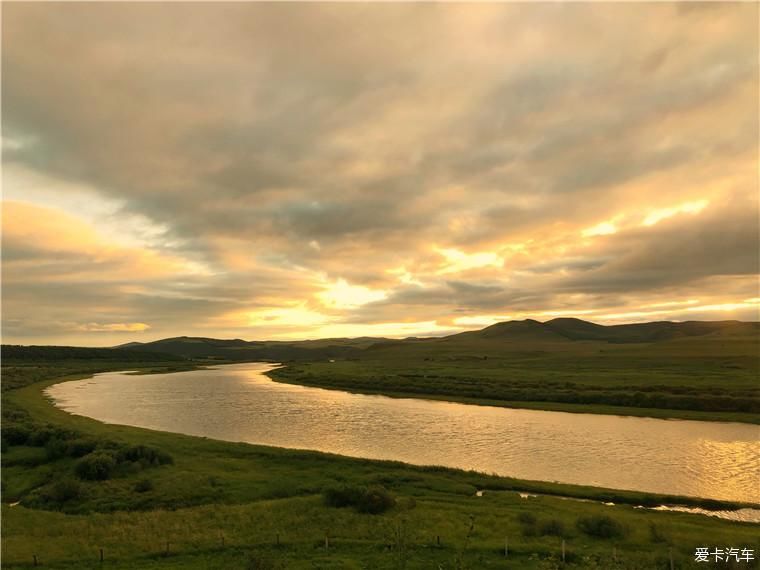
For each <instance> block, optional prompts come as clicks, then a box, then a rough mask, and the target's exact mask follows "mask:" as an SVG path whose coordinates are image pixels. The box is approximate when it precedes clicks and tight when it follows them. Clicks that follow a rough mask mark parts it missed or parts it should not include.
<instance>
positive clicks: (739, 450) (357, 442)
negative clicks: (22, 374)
mask: <svg viewBox="0 0 760 570" xmlns="http://www.w3.org/2000/svg"><path fill="white" fill-rule="evenodd" d="M273 367H274V366H273V365H271V364H264V363H246V364H235V365H226V366H220V367H217V368H211V369H205V370H196V371H191V372H177V373H170V374H153V375H132V374H128V373H125V372H114V373H103V374H98V375H96V376H94V377H93V378H89V379H86V380H76V381H71V382H63V383H61V384H56V385H53V386H51V387H49V388H48V389H47V394H48V395H49V396H50V397H51V398H52V399H53V400H54V402H55V403H56V405H58V406H59V407H61V408H62V409H64V410H66V411H68V412H71V413H74V414H80V415H84V416H89V417H91V418H95V419H97V420H101V421H104V422H108V423H114V424H125V425H132V426H139V427H144V428H151V429H157V430H163V431H169V432H177V433H184V434H189V435H197V436H206V437H210V438H215V439H221V440H227V441H244V442H249V443H256V444H263V445H272V446H278V447H288V448H298V449H312V450H317V451H325V452H331V453H338V454H342V455H349V456H355V457H365V458H371V459H393V460H399V461H405V462H408V463H414V464H422V465H445V466H448V467H456V468H461V469H474V470H477V471H482V472H487V473H496V474H499V475H508V476H511V477H518V478H521V479H534V480H542V481H557V482H561V483H573V484H580V485H592V486H599V487H609V488H615V489H629V490H636V491H645V492H653V493H666V494H677V495H690V496H696V497H706V498H713V499H724V500H734V501H749V502H757V501H758V500H760V426H756V425H750V424H741V423H718V422H699V421H687V420H662V419H653V418H639V417H625V416H610V415H597V414H571V413H565V412H549V411H538V410H521V409H509V408H498V407H490V406H475V405H466V404H457V403H449V402H442V401H433V400H421V399H411V398H408V399H404V398H388V397H385V396H374V395H362V394H351V393H348V392H342V391H337V390H325V389H320V388H310V387H304V386H295V385H290V384H282V383H278V382H273V381H271V380H270V379H269V378H268V377H267V376H266V375H265V372H266V371H268V370H270V369H272V368H273Z"/></svg>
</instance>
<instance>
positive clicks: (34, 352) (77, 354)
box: [0, 344, 185, 362]
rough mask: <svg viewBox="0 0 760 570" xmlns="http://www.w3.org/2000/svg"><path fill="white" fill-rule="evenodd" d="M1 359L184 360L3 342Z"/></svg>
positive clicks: (144, 353)
mask: <svg viewBox="0 0 760 570" xmlns="http://www.w3.org/2000/svg"><path fill="white" fill-rule="evenodd" d="M0 356H1V357H2V359H3V360H34V361H45V360H118V361H119V362H138V361H140V362H166V361H172V360H185V358H183V357H181V356H178V355H176V354H167V353H161V352H155V351H147V350H144V351H141V350H125V349H121V348H87V347H78V346H21V345H16V344H4V345H2V347H1V348H0Z"/></svg>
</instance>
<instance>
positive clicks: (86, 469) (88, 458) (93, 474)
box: [76, 451, 116, 481]
mask: <svg viewBox="0 0 760 570" xmlns="http://www.w3.org/2000/svg"><path fill="white" fill-rule="evenodd" d="M115 467H116V460H115V459H114V458H113V456H112V455H110V454H109V453H104V452H102V451H96V452H94V453H90V454H88V455H85V456H84V457H83V458H82V459H80V460H79V462H78V463H77V466H76V474H77V476H78V477H79V478H80V479H88V480H90V481H103V480H105V479H108V478H109V477H110V476H111V473H112V472H113V470H114V468H115Z"/></svg>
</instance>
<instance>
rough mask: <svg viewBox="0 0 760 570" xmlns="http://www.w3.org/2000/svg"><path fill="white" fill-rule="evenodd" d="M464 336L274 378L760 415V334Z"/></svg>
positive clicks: (481, 399)
mask: <svg viewBox="0 0 760 570" xmlns="http://www.w3.org/2000/svg"><path fill="white" fill-rule="evenodd" d="M460 337H461V335H460V336H454V337H447V338H444V339H433V340H420V341H418V342H413V341H404V342H399V343H396V344H385V345H376V346H375V347H371V348H369V349H367V350H364V351H362V352H361V353H359V354H357V355H355V356H353V357H352V358H350V359H333V360H332V361H330V360H322V361H314V362H294V363H291V364H289V365H288V366H286V367H284V368H281V369H278V370H275V371H272V372H271V373H270V376H271V377H272V378H273V379H275V380H278V381H282V382H290V383H296V384H304V385H309V386H320V387H325V388H336V389H341V390H348V391H354V392H362V393H372V394H385V395H388V396H401V397H418V398H428V399H431V398H432V399H442V400H450V401H456V402H465V403H470V404H486V405H492V406H506V407H517V408H531V409H542V410H557V411H566V412H583V413H598V414H618V415H631V416H648V417H656V418H677V419H693V420H703V421H735V422H746V423H754V424H758V423H760V413H759V411H760V387H759V386H758V384H757V378H758V374H760V369H759V368H758V366H759V363H760V359H758V356H757V349H758V340H759V339H758V336H757V334H756V333H755V332H751V333H749V334H746V335H739V334H737V335H732V336H723V337H721V336H710V337H707V336H705V337H687V338H679V339H674V340H669V341H664V342H657V343H631V344H610V343H600V342H593V341H589V342H586V341H583V342H580V341H579V342H563V343H560V342H547V341H545V340H543V339H539V340H535V339H534V340H523V339H520V340H513V339H510V341H509V342H505V341H504V340H503V339H501V338H496V339H493V338H483V337H478V336H473V337H467V336H465V337H464V338H460Z"/></svg>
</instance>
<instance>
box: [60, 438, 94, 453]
mask: <svg viewBox="0 0 760 570" xmlns="http://www.w3.org/2000/svg"><path fill="white" fill-rule="evenodd" d="M96 447H97V443H96V442H95V441H93V440H91V439H86V438H82V437H79V438H77V439H72V440H70V441H69V442H68V445H67V447H66V455H68V456H69V457H84V456H85V455H87V454H88V453H92V452H93V451H95V448H96Z"/></svg>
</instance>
